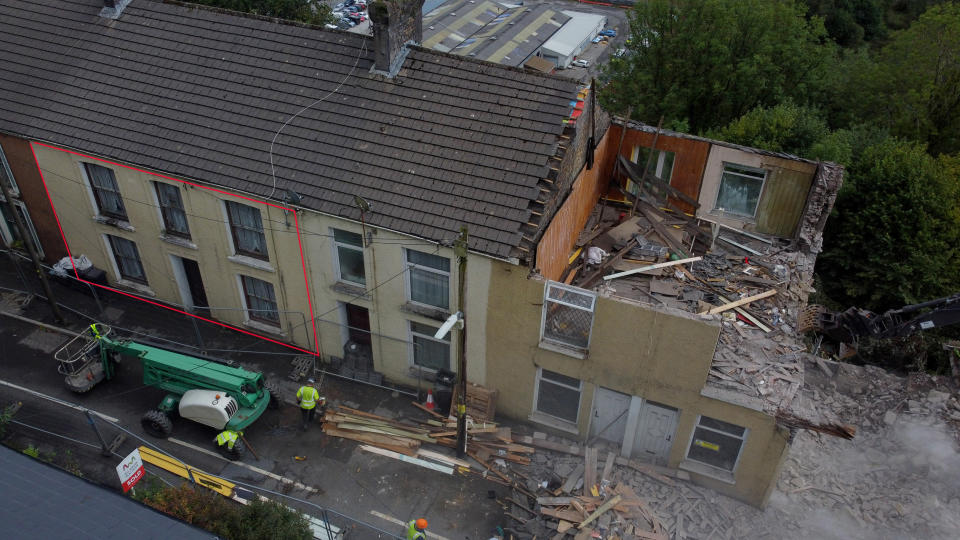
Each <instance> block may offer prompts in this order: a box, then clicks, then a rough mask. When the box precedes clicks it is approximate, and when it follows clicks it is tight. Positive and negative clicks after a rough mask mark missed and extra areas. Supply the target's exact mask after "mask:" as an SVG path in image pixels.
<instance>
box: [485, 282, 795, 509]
mask: <svg viewBox="0 0 960 540" xmlns="http://www.w3.org/2000/svg"><path fill="white" fill-rule="evenodd" d="M490 285H491V286H490V304H491V305H496V306H499V308H500V309H498V310H496V312H491V313H490V314H489V315H488V321H487V333H488V336H490V340H489V341H488V348H487V386H488V387H491V388H496V389H498V390H500V394H499V396H498V402H497V410H498V413H499V414H503V415H506V416H509V417H513V418H517V419H524V420H531V421H533V422H535V423H538V424H540V425H541V426H542V427H543V428H546V429H553V430H557V431H561V432H565V433H567V434H569V435H575V436H579V437H580V438H581V439H583V438H585V437H586V435H587V434H588V433H589V432H590V421H591V418H592V415H591V412H592V409H591V407H592V405H593V400H594V395H595V393H596V390H597V388H598V387H604V388H608V389H611V390H615V391H617V392H622V393H625V394H629V395H632V396H639V397H640V398H643V399H646V400H651V401H655V402H658V403H661V404H664V405H668V406H671V407H675V408H677V409H679V418H678V424H677V429H676V432H675V434H674V438H673V442H672V446H671V447H670V453H669V463H668V465H669V466H671V467H678V466H680V464H681V463H683V462H684V460H685V457H686V453H687V449H688V447H689V444H690V442H691V437H692V435H693V432H694V427H695V425H696V423H697V419H698V416H699V415H701V414H704V415H708V416H710V417H712V418H715V419H717V420H722V421H725V422H729V423H732V424H735V425H738V426H742V427H745V428H747V429H748V430H749V435H748V438H747V441H746V443H745V444H744V447H743V450H742V454H741V458H740V464H739V465H738V467H737V469H736V470H735V472H734V482H733V483H730V482H727V481H723V480H718V479H715V478H712V477H711V476H707V475H702V474H697V473H691V476H692V477H693V478H694V480H695V481H697V482H700V483H702V484H704V485H710V487H713V488H715V489H717V490H718V491H720V492H722V493H726V494H729V495H731V496H734V497H737V498H739V499H742V500H745V501H747V502H750V503H751V504H755V505H758V506H762V505H763V504H764V503H765V501H766V498H767V497H768V496H769V492H770V489H771V486H772V485H773V483H774V482H775V479H776V472H777V470H778V467H779V464H780V462H781V460H782V458H783V455H784V453H785V451H786V441H787V439H786V434H785V433H783V432H782V431H780V430H778V428H777V427H776V425H775V423H774V419H773V418H772V417H770V416H768V415H766V414H764V413H762V412H760V411H757V410H754V409H751V408H748V407H744V406H742V405H736V404H733V403H727V402H725V401H721V400H718V399H714V398H710V397H706V396H704V395H702V394H701V390H702V388H703V385H704V383H705V381H706V377H707V372H708V371H709V368H710V365H711V363H712V359H713V354H714V349H715V347H716V343H717V339H718V336H719V331H720V329H719V326H718V323H717V322H716V320H715V319H713V318H700V317H699V316H697V315H692V314H689V313H686V312H680V311H667V310H660V309H654V308H652V307H650V306H647V305H643V304H641V303H638V302H632V301H629V300H626V299H622V298H612V297H601V298H598V300H597V307H596V311H595V315H594V322H593V331H592V336H591V345H590V350H589V353H588V354H587V355H586V357H585V358H577V357H574V356H571V355H568V354H564V353H561V352H558V351H557V350H555V349H549V348H544V347H543V346H541V345H540V330H541V329H540V324H541V320H542V319H541V314H542V310H543V301H544V298H543V295H544V286H545V282H544V281H543V280H541V279H539V278H534V279H528V278H527V276H526V275H525V273H524V271H523V269H522V268H517V267H509V266H507V265H502V264H501V265H497V266H496V267H494V268H493V273H492V275H491V282H490ZM538 368H543V369H547V370H550V371H554V372H557V373H561V374H563V375H566V376H568V377H573V378H575V379H579V380H580V381H582V382H583V386H582V390H581V394H580V403H579V413H578V418H577V422H576V424H569V423H564V422H563V421H560V420H558V419H552V418H549V417H545V416H543V415H542V414H539V413H536V411H535V403H536V399H537V396H536V393H535V388H536V384H537V369H538Z"/></svg>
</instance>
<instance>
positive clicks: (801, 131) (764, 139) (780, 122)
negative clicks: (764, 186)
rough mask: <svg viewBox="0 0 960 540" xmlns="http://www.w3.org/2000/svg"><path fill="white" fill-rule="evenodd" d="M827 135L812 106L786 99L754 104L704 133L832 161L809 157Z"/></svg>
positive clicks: (714, 137) (826, 128)
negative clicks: (758, 104)
mask: <svg viewBox="0 0 960 540" xmlns="http://www.w3.org/2000/svg"><path fill="white" fill-rule="evenodd" d="M829 134H830V128H829V127H827V123H826V122H825V121H824V120H823V119H822V118H820V113H819V111H817V110H816V109H814V108H812V107H801V106H799V105H795V104H793V103H792V102H790V101H787V102H785V103H781V104H779V105H774V106H773V107H757V108H756V109H753V110H752V111H750V112H748V113H747V114H745V115H743V116H741V117H740V118H737V119H736V120H734V121H733V122H730V123H729V124H727V125H726V126H724V127H723V128H721V129H718V130H713V131H710V132H708V133H707V136H708V137H710V138H713V139H719V140H721V141H727V142H732V143H736V144H742V145H744V146H752V147H754V148H763V149H765V150H772V151H774V152H786V153H789V154H794V155H797V156H801V157H810V158H820V159H828V160H830V161H834V160H835V156H830V157H827V158H824V157H823V156H813V155H811V153H812V152H813V147H814V145H817V144H818V143H819V142H820V141H822V140H824V139H826V138H827V137H828V136H829Z"/></svg>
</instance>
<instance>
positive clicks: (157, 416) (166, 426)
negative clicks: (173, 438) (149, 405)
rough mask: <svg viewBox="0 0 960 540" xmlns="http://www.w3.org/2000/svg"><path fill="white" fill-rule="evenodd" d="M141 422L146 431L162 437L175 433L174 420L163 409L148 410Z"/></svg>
mask: <svg viewBox="0 0 960 540" xmlns="http://www.w3.org/2000/svg"><path fill="white" fill-rule="evenodd" d="M140 424H141V425H142V426H143V430H144V431H146V432H147V433H149V434H150V435H153V436H154V437H158V438H160V439H166V438H167V437H169V436H170V434H171V433H173V422H172V421H171V420H170V417H169V416H167V414H166V413H165V412H163V411H158V410H152V411H147V412H146V413H145V414H144V415H143V418H141V419H140Z"/></svg>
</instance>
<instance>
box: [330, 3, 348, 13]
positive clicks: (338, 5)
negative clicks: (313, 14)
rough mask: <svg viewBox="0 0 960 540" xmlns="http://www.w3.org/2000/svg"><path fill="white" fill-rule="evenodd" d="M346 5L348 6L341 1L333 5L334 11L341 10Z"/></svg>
mask: <svg viewBox="0 0 960 540" xmlns="http://www.w3.org/2000/svg"><path fill="white" fill-rule="evenodd" d="M345 7H347V5H346V4H344V3H343V2H340V3H339V4H337V5H335V6H333V11H341V10H343V8H345Z"/></svg>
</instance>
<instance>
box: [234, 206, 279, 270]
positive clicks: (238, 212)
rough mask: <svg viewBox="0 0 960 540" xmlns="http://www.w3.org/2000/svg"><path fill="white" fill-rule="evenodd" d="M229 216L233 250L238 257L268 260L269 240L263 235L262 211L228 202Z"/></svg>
mask: <svg viewBox="0 0 960 540" xmlns="http://www.w3.org/2000/svg"><path fill="white" fill-rule="evenodd" d="M227 215H228V216H229V218H230V233H231V234H232V235H233V248H234V251H236V253H237V255H246V256H248V257H254V258H257V259H263V260H268V259H269V256H268V255H267V238H266V237H265V236H264V235H263V221H262V220H261V219H260V210H258V209H256V208H254V207H252V206H247V205H245V204H239V203H235V202H233V201H227Z"/></svg>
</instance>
